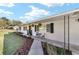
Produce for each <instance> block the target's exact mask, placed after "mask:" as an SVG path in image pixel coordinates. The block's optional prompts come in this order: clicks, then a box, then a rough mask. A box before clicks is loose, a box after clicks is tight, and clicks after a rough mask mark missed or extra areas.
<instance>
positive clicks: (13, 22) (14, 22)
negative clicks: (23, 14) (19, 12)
mask: <svg viewBox="0 0 79 59" xmlns="http://www.w3.org/2000/svg"><path fill="white" fill-rule="evenodd" d="M12 24H13V25H15V26H16V25H17V26H19V25H21V24H22V22H21V21H19V20H13V21H12Z"/></svg>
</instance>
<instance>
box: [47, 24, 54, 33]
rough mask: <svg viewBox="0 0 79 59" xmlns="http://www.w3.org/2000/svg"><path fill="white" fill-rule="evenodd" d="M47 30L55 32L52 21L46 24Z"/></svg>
mask: <svg viewBox="0 0 79 59" xmlns="http://www.w3.org/2000/svg"><path fill="white" fill-rule="evenodd" d="M46 31H47V32H50V33H53V32H54V23H50V24H47V25H46Z"/></svg>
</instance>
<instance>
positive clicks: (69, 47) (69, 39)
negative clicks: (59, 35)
mask: <svg viewBox="0 0 79 59" xmlns="http://www.w3.org/2000/svg"><path fill="white" fill-rule="evenodd" d="M69 19H70V17H69V15H68V51H70V32H69V30H70V21H69Z"/></svg>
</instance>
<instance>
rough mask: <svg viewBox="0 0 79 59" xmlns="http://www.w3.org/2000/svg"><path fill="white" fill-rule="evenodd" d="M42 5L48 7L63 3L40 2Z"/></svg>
mask: <svg viewBox="0 0 79 59" xmlns="http://www.w3.org/2000/svg"><path fill="white" fill-rule="evenodd" d="M41 4H42V5H45V6H48V7H55V6H63V5H64V3H41Z"/></svg>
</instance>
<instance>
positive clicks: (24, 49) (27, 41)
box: [14, 36, 34, 55]
mask: <svg viewBox="0 0 79 59" xmlns="http://www.w3.org/2000/svg"><path fill="white" fill-rule="evenodd" d="M22 37H23V40H24V41H23V45H22V46H21V47H20V48H19V49H18V50H17V51H16V52H15V53H14V55H28V53H29V50H30V48H31V45H32V43H33V40H34V39H32V38H30V37H24V36H22Z"/></svg>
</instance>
